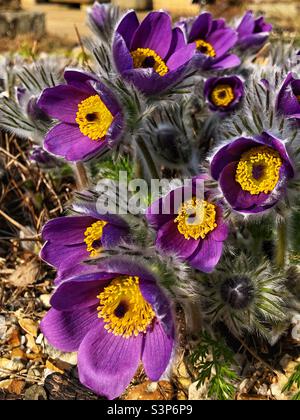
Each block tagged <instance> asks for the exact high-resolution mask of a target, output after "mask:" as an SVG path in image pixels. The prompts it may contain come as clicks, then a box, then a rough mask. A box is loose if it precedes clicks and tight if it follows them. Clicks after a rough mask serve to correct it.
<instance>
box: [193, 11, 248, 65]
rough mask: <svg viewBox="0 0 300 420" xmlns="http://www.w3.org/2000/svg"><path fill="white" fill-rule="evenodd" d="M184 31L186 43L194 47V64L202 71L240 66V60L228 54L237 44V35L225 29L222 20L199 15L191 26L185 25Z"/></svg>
mask: <svg viewBox="0 0 300 420" xmlns="http://www.w3.org/2000/svg"><path fill="white" fill-rule="evenodd" d="M186 31H187V39H188V42H189V43H193V45H196V49H195V51H196V54H195V60H194V61H195V64H196V65H199V66H200V67H201V68H202V69H203V70H219V69H227V68H231V67H235V66H238V65H239V64H240V59H239V58H238V57H237V56H236V55H234V54H230V53H229V50H230V49H231V48H233V47H234V46H235V44H236V42H237V33H236V31H235V30H233V29H232V28H229V27H227V26H226V25H225V21H224V20H223V19H213V18H212V16H211V14H210V13H206V12H205V13H201V14H200V15H199V16H198V17H197V18H196V19H195V20H194V21H193V23H192V24H187V26H186Z"/></svg>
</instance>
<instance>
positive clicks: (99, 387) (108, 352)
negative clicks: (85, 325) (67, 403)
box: [78, 324, 143, 400]
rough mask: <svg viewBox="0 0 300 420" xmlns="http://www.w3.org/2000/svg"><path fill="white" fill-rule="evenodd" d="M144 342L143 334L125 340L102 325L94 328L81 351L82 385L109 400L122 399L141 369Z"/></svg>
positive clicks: (79, 358) (84, 340) (80, 374)
mask: <svg viewBox="0 0 300 420" xmlns="http://www.w3.org/2000/svg"><path fill="white" fill-rule="evenodd" d="M142 340H143V336H142V334H139V335H138V336H137V337H130V338H123V337H121V336H115V335H114V334H112V333H108V332H107V331H106V330H105V329H104V327H103V325H102V326H101V324H100V325H99V326H98V327H97V328H93V329H92V330H91V331H90V332H89V333H88V334H87V335H86V336H85V338H84V339H83V341H82V343H81V345H80V347H79V352H78V371H79V378H80V382H82V383H83V384H84V385H85V386H86V387H88V388H90V389H92V390H93V391H94V392H96V393H97V394H99V395H104V396H105V397H107V398H108V399H110V400H111V399H114V398H116V397H118V396H119V395H121V394H122V392H123V391H124V390H125V389H126V387H127V386H128V385H129V383H130V381H131V379H132V378H133V376H134V374H135V372H136V370H137V368H138V364H139V361H140V358H141V351H142Z"/></svg>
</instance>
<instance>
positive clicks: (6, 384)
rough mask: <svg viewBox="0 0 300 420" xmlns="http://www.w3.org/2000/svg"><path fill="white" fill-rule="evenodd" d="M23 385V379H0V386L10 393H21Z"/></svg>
mask: <svg viewBox="0 0 300 420" xmlns="http://www.w3.org/2000/svg"><path fill="white" fill-rule="evenodd" d="M24 387H25V381H22V380H20V379H6V380H4V381H0V388H1V389H5V390H7V391H8V392H10V393H11V394H16V395H21V394H22V392H23V390H24Z"/></svg>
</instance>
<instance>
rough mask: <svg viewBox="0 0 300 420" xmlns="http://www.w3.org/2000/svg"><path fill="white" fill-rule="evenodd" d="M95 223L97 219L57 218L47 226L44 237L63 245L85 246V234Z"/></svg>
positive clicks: (82, 217)
mask: <svg viewBox="0 0 300 420" xmlns="http://www.w3.org/2000/svg"><path fill="white" fill-rule="evenodd" d="M94 222H96V219H95V218H92V217H89V216H64V217H56V218H55V219H52V220H49V221H48V222H47V223H46V224H45V226H44V227H43V230H42V237H43V240H44V241H53V242H59V243H60V244H63V245H72V244H84V238H85V236H84V232H85V231H86V229H87V227H88V226H91V224H92V223H94Z"/></svg>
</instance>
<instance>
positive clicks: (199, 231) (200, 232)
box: [174, 198, 217, 239]
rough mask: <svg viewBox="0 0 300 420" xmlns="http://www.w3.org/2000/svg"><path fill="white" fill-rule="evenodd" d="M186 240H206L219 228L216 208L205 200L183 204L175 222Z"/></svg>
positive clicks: (194, 199) (195, 199) (193, 200)
mask: <svg viewBox="0 0 300 420" xmlns="http://www.w3.org/2000/svg"><path fill="white" fill-rule="evenodd" d="M174 222H175V223H178V224H177V229H178V231H179V232H180V233H181V234H182V235H184V237H185V239H190V238H193V239H199V238H201V239H204V238H205V236H206V235H207V234H208V233H209V232H211V231H213V230H214V229H215V228H216V227H217V223H216V206H215V205H214V204H212V203H209V202H208V201H205V200H199V199H197V198H192V199H191V200H188V201H186V202H185V203H183V204H182V206H181V208H180V210H179V212H178V216H177V217H176V219H175V220H174Z"/></svg>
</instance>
